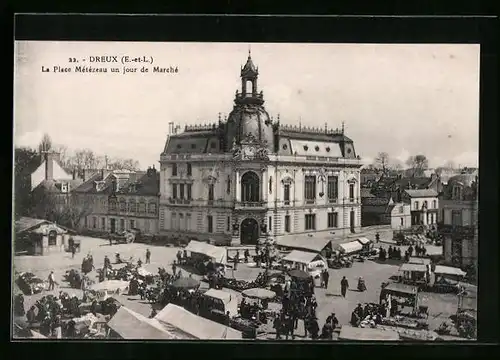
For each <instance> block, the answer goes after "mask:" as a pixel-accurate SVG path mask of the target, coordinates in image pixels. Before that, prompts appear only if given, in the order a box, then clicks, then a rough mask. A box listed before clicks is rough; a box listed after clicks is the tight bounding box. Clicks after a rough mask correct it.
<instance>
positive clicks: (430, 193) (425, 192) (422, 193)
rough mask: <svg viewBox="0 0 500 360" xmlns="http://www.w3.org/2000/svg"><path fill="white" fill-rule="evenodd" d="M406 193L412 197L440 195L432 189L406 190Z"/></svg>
mask: <svg viewBox="0 0 500 360" xmlns="http://www.w3.org/2000/svg"><path fill="white" fill-rule="evenodd" d="M405 193H407V194H408V195H409V196H410V197H412V198H419V197H436V196H438V193H437V192H436V191H435V190H432V189H417V190H405Z"/></svg>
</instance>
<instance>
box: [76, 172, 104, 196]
mask: <svg viewBox="0 0 500 360" xmlns="http://www.w3.org/2000/svg"><path fill="white" fill-rule="evenodd" d="M96 181H103V178H102V174H101V173H98V174H94V175H92V176H91V177H90V178H89V179H88V180H87V181H85V182H83V184H81V185H80V186H78V187H77V188H76V189H74V190H73V192H77V193H96V192H97V191H96V189H95V186H94V182H96Z"/></svg>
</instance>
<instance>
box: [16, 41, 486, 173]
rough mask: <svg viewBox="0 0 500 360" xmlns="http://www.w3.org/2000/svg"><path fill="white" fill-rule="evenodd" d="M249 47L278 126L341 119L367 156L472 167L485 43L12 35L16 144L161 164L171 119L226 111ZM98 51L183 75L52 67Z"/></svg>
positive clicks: (205, 119) (189, 120) (212, 118)
mask: <svg viewBox="0 0 500 360" xmlns="http://www.w3.org/2000/svg"><path fill="white" fill-rule="evenodd" d="M249 46H251V51H252V59H253V60H254V63H255V64H256V65H257V66H258V67H259V73H260V76H259V85H258V86H259V90H263V91H264V99H265V101H266V102H265V104H264V105H265V107H266V109H267V111H268V112H269V113H270V115H271V116H274V117H275V118H276V116H277V115H278V114H280V118H281V122H282V123H287V124H290V125H298V124H299V121H301V122H302V125H306V126H317V127H324V124H325V122H328V124H329V126H330V127H332V128H336V127H339V128H340V127H341V123H342V122H345V131H346V134H347V135H348V136H349V137H350V138H352V139H353V140H354V144H355V148H356V152H357V153H358V154H359V155H360V156H361V157H362V158H363V159H365V160H366V161H370V159H373V158H374V157H375V156H376V154H377V153H378V152H380V151H385V152H388V153H389V155H390V156H392V157H394V158H399V159H400V160H401V161H405V160H406V159H407V158H408V156H409V155H416V154H424V155H426V156H427V157H428V158H429V160H430V165H431V166H440V165H442V164H444V163H445V162H446V161H449V160H452V161H454V162H455V164H456V165H468V166H476V165H477V163H478V153H479V45H392V44H391V45H377V44H271V43H266V44H261V43H253V44H247V43H132V42H122V43H119V42H17V43H16V62H15V84H14V86H15V107H14V109H15V111H14V117H15V126H14V139H15V140H14V141H15V145H16V146H24V145H28V146H36V145H37V144H38V142H39V141H40V139H41V137H42V135H43V133H48V134H50V136H51V137H52V139H53V141H54V142H55V143H59V144H65V145H67V146H68V147H69V148H72V149H77V148H90V149H92V150H94V151H95V152H96V153H100V154H108V155H110V156H117V157H126V158H135V159H137V160H138V161H139V162H140V163H141V165H142V167H148V166H150V165H152V164H156V166H157V167H159V166H158V161H159V156H160V153H161V151H162V150H163V147H164V144H165V140H166V137H167V133H168V123H169V122H171V121H173V122H174V123H176V124H179V125H182V126H184V125H185V124H197V123H212V122H216V121H217V118H218V113H219V112H220V113H222V114H223V115H222V116H224V115H227V114H228V113H229V112H230V111H231V109H232V106H233V99H234V94H235V91H236V90H237V89H239V88H240V84H241V83H240V78H239V76H240V66H241V65H243V64H244V63H245V62H246V59H247V56H248V49H249ZM96 55H118V58H120V57H121V56H122V55H129V56H131V57H135V56H142V55H145V56H147V57H153V61H154V64H153V66H164V67H169V66H174V67H178V70H179V72H178V73H177V74H159V73H157V74H153V73H148V74H144V73H140V72H138V73H134V74H125V75H124V74H121V73H120V74H115V73H110V72H109V70H108V73H106V74H98V73H53V72H52V67H53V66H57V65H60V66H62V67H74V65H75V64H70V63H68V59H69V58H71V57H74V58H77V59H78V60H79V61H80V63H79V64H80V65H85V64H87V65H88V64H89V60H88V59H89V56H96ZM83 58H86V59H87V61H86V62H85V63H83V62H82V60H81V59H83ZM42 66H45V67H48V68H50V70H51V72H49V73H42V72H41V68H42ZM111 66H113V64H110V65H108V67H111ZM137 66H138V67H139V68H140V67H141V65H137ZM119 67H120V68H122V65H119Z"/></svg>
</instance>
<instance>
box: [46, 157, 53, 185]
mask: <svg viewBox="0 0 500 360" xmlns="http://www.w3.org/2000/svg"><path fill="white" fill-rule="evenodd" d="M45 180H54V153H52V152H49V151H47V152H45Z"/></svg>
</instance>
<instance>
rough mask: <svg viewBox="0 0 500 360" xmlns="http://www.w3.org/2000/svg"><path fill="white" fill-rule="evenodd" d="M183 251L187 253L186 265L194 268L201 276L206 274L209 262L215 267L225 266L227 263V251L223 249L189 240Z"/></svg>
mask: <svg viewBox="0 0 500 360" xmlns="http://www.w3.org/2000/svg"><path fill="white" fill-rule="evenodd" d="M184 250H185V251H186V252H187V253H188V258H187V265H191V266H194V267H195V268H196V269H197V270H198V271H199V272H200V273H202V274H206V273H207V271H208V270H207V265H208V262H209V261H210V262H212V263H213V264H214V265H215V266H220V265H222V266H225V264H226V261H227V250H226V249H225V248H222V247H217V246H213V245H210V244H207V243H204V242H201V241H195V240H191V241H190V242H189V244H188V245H187V246H186V247H185V248H184Z"/></svg>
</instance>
